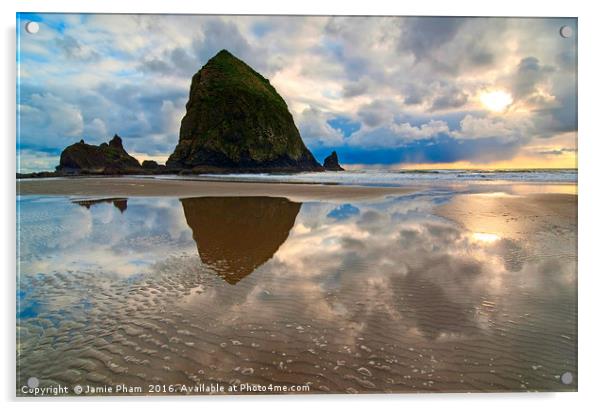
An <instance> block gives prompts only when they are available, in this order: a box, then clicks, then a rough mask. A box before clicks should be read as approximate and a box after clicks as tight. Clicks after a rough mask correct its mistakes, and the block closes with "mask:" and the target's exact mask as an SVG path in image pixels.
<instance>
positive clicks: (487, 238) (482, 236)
mask: <svg viewBox="0 0 602 410" xmlns="http://www.w3.org/2000/svg"><path fill="white" fill-rule="evenodd" d="M472 237H473V239H474V240H476V241H479V242H485V243H492V242H495V241H498V240H499V239H500V237H499V235H496V234H494V233H483V232H475V233H473V234H472Z"/></svg>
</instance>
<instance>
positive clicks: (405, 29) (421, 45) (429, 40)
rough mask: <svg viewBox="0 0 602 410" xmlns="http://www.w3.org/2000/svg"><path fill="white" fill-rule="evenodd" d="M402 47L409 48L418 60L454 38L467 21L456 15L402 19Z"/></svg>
mask: <svg viewBox="0 0 602 410" xmlns="http://www.w3.org/2000/svg"><path fill="white" fill-rule="evenodd" d="M402 23H403V26H402V32H401V37H400V44H399V46H400V48H401V49H402V50H409V51H410V52H411V53H412V54H413V55H414V56H415V58H416V60H417V61H418V62H420V61H422V60H424V59H428V58H430V57H431V56H432V53H433V51H434V50H436V49H439V48H441V47H444V46H445V45H446V44H447V43H449V42H451V41H453V40H454V37H455V36H456V34H457V33H458V30H459V29H460V27H462V25H464V24H465V23H466V19H464V18H456V17H408V18H405V19H403V20H402Z"/></svg>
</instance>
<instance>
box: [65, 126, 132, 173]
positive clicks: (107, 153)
mask: <svg viewBox="0 0 602 410" xmlns="http://www.w3.org/2000/svg"><path fill="white" fill-rule="evenodd" d="M140 169H141V167H140V163H139V162H138V160H137V159H136V158H134V157H132V156H131V155H129V154H128V153H127V152H126V150H125V149H124V148H123V142H122V140H121V137H119V136H118V135H117V134H116V135H115V136H114V137H113V139H111V141H109V143H108V144H107V143H106V142H103V143H102V144H100V145H90V144H86V143H85V142H84V140H81V141H80V142H78V143H75V144H73V145H69V146H68V147H67V148H65V149H64V150H63V152H61V160H60V163H59V166H58V167H56V170H57V172H60V173H62V174H69V173H73V174H81V173H86V174H125V173H135V172H137V171H139V170H140Z"/></svg>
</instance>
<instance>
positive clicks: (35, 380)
mask: <svg viewBox="0 0 602 410" xmlns="http://www.w3.org/2000/svg"><path fill="white" fill-rule="evenodd" d="M39 385H40V380H38V378H37V377H30V378H29V379H27V387H29V388H30V389H35V388H36V387H38V386H39Z"/></svg>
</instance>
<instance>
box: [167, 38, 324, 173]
mask: <svg viewBox="0 0 602 410" xmlns="http://www.w3.org/2000/svg"><path fill="white" fill-rule="evenodd" d="M166 165H167V167H168V168H171V169H192V170H194V171H198V172H228V171H234V172H279V171H282V172H297V171H317V170H323V168H322V166H321V165H320V164H319V163H318V162H317V161H316V160H315V158H314V156H313V155H312V153H311V152H310V151H309V150H308V149H307V147H306V146H305V144H304V143H303V140H301V136H300V135H299V130H298V129H297V127H296V126H295V123H294V121H293V117H292V115H291V114H290V112H289V111H288V107H287V105H286V102H285V101H284V100H283V99H282V97H281V96H280V95H279V94H278V92H277V91H276V90H275V89H274V87H273V86H272V85H271V84H270V82H269V80H267V79H266V78H264V77H263V76H261V74H259V73H257V72H256V71H255V70H253V69H252V68H251V67H249V66H248V65H247V64H245V63H244V62H243V61H241V60H239V59H238V58H236V57H234V56H233V55H232V54H231V53H230V52H228V51H226V50H222V51H220V52H219V53H217V54H216V55H215V56H214V57H213V58H211V59H210V60H209V61H208V62H207V64H205V66H203V67H202V68H201V70H200V71H198V72H197V73H196V74H195V75H194V76H193V77H192V84H191V86H190V96H189V99H188V103H187V104H186V115H185V116H184V118H183V119H182V123H181V126H180V139H179V142H178V145H177V146H176V149H175V151H174V152H173V154H172V155H171V156H170V157H169V159H168V161H167V164H166Z"/></svg>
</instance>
